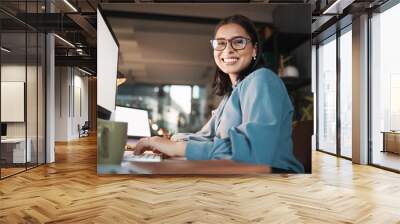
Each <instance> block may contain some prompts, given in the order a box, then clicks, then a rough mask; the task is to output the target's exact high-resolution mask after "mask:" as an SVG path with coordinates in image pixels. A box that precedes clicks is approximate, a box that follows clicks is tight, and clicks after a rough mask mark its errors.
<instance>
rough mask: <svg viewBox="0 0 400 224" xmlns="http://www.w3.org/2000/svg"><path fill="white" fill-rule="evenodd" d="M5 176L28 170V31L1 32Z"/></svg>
mask: <svg viewBox="0 0 400 224" xmlns="http://www.w3.org/2000/svg"><path fill="white" fill-rule="evenodd" d="M1 47H2V49H7V50H1V108H0V109H1V122H2V125H3V128H2V129H3V131H2V132H3V133H2V140H1V166H2V170H1V175H2V178H3V177H5V176H9V175H12V174H15V173H17V172H21V171H23V170H25V162H26V158H29V152H28V153H27V151H26V142H25V140H26V123H25V89H26V69H27V67H26V34H25V32H15V33H14V32H7V33H6V32H3V33H1Z"/></svg>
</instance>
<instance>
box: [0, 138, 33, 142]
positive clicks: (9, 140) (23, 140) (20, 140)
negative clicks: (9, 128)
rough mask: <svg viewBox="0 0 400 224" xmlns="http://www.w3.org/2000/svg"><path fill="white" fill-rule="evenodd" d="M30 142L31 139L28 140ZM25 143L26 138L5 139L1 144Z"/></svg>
mask: <svg viewBox="0 0 400 224" xmlns="http://www.w3.org/2000/svg"><path fill="white" fill-rule="evenodd" d="M27 140H28V141H29V140H30V139H29V138H28V139H27ZM20 142H25V138H5V139H1V143H20Z"/></svg>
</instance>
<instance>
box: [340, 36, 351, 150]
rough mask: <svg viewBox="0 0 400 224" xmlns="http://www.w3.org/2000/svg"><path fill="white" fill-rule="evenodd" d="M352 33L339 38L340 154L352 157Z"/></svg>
mask: <svg viewBox="0 0 400 224" xmlns="http://www.w3.org/2000/svg"><path fill="white" fill-rule="evenodd" d="M351 43H352V33H351V30H350V31H349V32H347V33H345V34H343V35H342V36H340V128H341V129H340V153H341V155H342V156H346V157H349V158H351V157H352V150H351V141H352V137H351V136H352V125H351V124H352V104H351V103H352V74H353V73H352V49H351V48H352V44H351Z"/></svg>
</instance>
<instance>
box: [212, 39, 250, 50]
mask: <svg viewBox="0 0 400 224" xmlns="http://www.w3.org/2000/svg"><path fill="white" fill-rule="evenodd" d="M238 38H241V39H244V40H245V41H246V43H245V44H244V47H243V48H235V47H233V45H232V40H235V39H238ZM217 40H225V41H227V43H226V44H225V46H224V48H222V49H220V50H217V49H216V48H214V45H213V41H217ZM210 43H211V48H212V49H213V50H214V51H223V50H225V49H226V46H228V43H229V44H230V45H231V47H232V49H234V50H243V49H245V48H246V46H247V44H248V43H252V41H251V39H250V38H247V37H242V36H238V37H234V38H232V39H229V40H227V39H223V38H219V39H211V40H210Z"/></svg>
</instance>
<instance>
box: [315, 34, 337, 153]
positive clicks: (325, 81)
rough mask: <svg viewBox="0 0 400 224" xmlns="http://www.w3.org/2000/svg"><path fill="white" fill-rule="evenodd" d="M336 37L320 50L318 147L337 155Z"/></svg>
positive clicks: (321, 46) (324, 44) (320, 47)
mask: <svg viewBox="0 0 400 224" xmlns="http://www.w3.org/2000/svg"><path fill="white" fill-rule="evenodd" d="M335 38H336V36H333V37H332V38H330V40H328V41H327V42H326V43H323V44H322V45H320V46H319V48H318V61H317V63H318V124H317V125H318V145H317V148H318V149H319V150H322V151H326V152H330V153H336V39H335Z"/></svg>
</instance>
